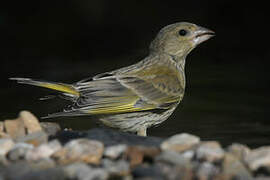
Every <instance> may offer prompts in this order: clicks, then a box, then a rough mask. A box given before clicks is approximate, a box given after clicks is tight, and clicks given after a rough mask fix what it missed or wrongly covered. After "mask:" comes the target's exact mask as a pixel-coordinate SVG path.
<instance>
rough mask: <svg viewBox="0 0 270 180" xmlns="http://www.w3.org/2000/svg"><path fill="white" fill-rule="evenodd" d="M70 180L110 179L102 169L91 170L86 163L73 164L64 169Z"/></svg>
mask: <svg viewBox="0 0 270 180" xmlns="http://www.w3.org/2000/svg"><path fill="white" fill-rule="evenodd" d="M63 170H64V172H65V174H66V177H67V178H68V179H78V180H96V179H99V180H105V179H108V173H107V172H106V171H105V170H104V169H101V168H91V167H90V166H88V165H86V164H85V163H73V164H70V165H67V166H65V167H63Z"/></svg>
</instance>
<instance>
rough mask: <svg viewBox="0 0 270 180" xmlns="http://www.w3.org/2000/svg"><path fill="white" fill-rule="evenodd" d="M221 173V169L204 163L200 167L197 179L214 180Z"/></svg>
mask: <svg viewBox="0 0 270 180" xmlns="http://www.w3.org/2000/svg"><path fill="white" fill-rule="evenodd" d="M218 173H219V169H218V168H217V167H216V166H214V165H213V164H212V163H210V162H203V163H201V164H200V165H199V167H198V170H197V172H196V179H198V180H208V179H213V177H214V176H215V175H216V174H218Z"/></svg>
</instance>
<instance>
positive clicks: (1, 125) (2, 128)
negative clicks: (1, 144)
mask: <svg viewBox="0 0 270 180" xmlns="http://www.w3.org/2000/svg"><path fill="white" fill-rule="evenodd" d="M0 132H4V122H3V121H0Z"/></svg>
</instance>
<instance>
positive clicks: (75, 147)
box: [53, 138, 104, 164]
mask: <svg viewBox="0 0 270 180" xmlns="http://www.w3.org/2000/svg"><path fill="white" fill-rule="evenodd" d="M103 151H104V146H103V144H102V143H101V142H99V141H95V140H88V139H84V138H81V139H75V140H72V141H70V142H68V143H67V144H66V145H65V146H64V148H62V150H60V151H58V152H56V153H55V154H54V155H53V156H54V158H56V159H58V162H59V163H60V164H69V163H72V162H78V161H82V162H86V163H92V164H99V162H100V159H101V157H102V155H103Z"/></svg>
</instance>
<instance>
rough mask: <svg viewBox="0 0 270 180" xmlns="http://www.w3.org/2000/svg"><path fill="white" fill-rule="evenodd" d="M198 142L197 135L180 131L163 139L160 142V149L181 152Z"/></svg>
mask: <svg viewBox="0 0 270 180" xmlns="http://www.w3.org/2000/svg"><path fill="white" fill-rule="evenodd" d="M199 142H200V138H199V137H197V136H194V135H191V134H187V133H182V134H177V135H174V136H172V137H170V138H168V139H167V140H165V141H163V142H162V144H161V149H162V150H163V151H165V150H171V151H176V152H183V151H186V150H188V149H190V148H191V147H192V146H194V145H196V144H198V143H199Z"/></svg>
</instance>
